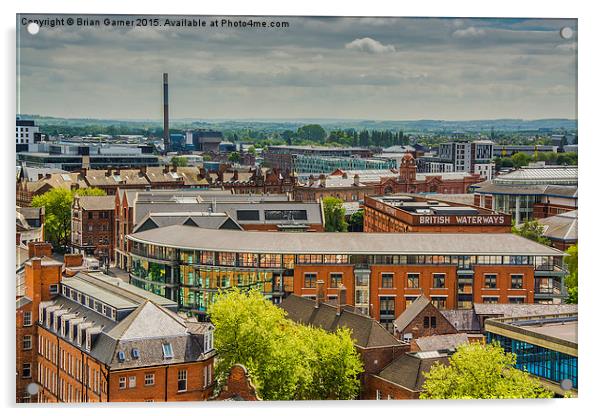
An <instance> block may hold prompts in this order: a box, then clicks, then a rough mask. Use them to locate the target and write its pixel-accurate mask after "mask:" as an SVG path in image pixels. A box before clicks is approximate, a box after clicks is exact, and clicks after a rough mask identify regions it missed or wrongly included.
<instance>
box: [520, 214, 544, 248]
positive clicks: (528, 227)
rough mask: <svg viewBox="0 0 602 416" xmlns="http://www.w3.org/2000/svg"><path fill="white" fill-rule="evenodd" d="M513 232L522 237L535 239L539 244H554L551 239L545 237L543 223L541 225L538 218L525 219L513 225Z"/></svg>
mask: <svg viewBox="0 0 602 416" xmlns="http://www.w3.org/2000/svg"><path fill="white" fill-rule="evenodd" d="M512 232H513V233H514V234H516V235H520V236H521V237H525V238H528V239H529V240H533V241H535V242H537V243H539V244H543V245H546V246H549V245H551V244H552V243H551V242H550V240H549V239H547V238H546V237H544V235H543V233H544V228H543V225H541V224H540V223H539V221H537V220H532V221H525V222H524V223H522V224H520V225H513V226H512Z"/></svg>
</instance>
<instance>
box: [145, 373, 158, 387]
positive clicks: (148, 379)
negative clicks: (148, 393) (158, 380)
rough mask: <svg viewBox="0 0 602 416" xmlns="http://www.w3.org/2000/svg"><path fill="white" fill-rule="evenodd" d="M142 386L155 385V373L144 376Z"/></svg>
mask: <svg viewBox="0 0 602 416" xmlns="http://www.w3.org/2000/svg"><path fill="white" fill-rule="evenodd" d="M144 385H145V386H154V385H155V373H148V374H145V375H144Z"/></svg>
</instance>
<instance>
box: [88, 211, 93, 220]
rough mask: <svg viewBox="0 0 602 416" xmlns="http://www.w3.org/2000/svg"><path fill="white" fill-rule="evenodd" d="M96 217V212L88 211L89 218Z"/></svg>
mask: <svg viewBox="0 0 602 416" xmlns="http://www.w3.org/2000/svg"><path fill="white" fill-rule="evenodd" d="M92 218H94V213H93V212H88V219H90V220H91V219H92Z"/></svg>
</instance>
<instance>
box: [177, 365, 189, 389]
mask: <svg viewBox="0 0 602 416" xmlns="http://www.w3.org/2000/svg"><path fill="white" fill-rule="evenodd" d="M187 387H188V371H187V370H178V391H179V392H181V391H186V389H187Z"/></svg>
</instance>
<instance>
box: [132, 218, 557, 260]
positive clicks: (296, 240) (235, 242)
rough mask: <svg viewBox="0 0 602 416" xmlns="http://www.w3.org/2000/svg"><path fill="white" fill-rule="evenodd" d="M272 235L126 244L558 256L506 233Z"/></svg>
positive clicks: (157, 237) (167, 234)
mask: <svg viewBox="0 0 602 416" xmlns="http://www.w3.org/2000/svg"><path fill="white" fill-rule="evenodd" d="M352 237H353V238H350V234H348V233H319V232H315V233H274V232H262V231H253V232H248V231H231V230H209V229H200V228H199V229H195V230H194V232H191V229H190V228H187V227H186V226H183V225H173V226H169V227H164V228H159V229H155V230H148V231H143V232H139V233H134V234H131V235H129V236H128V238H129V239H130V240H133V241H138V242H142V243H151V244H157V245H162V246H168V247H174V248H182V249H192V250H198V249H202V250H210V251H225V252H250V253H289V254H311V253H318V254H374V253H376V254H400V253H402V254H408V255H412V254H416V255H418V254H422V255H429V254H438V255H466V254H471V255H539V256H553V255H556V256H559V255H564V253H563V252H562V251H559V250H556V249H554V248H551V247H547V246H544V245H541V244H538V243H535V242H533V241H531V240H528V239H526V238H523V237H520V236H517V235H514V234H511V233H504V234H490V233H481V234H471V233H465V234H448V233H354V234H353V235H352Z"/></svg>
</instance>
